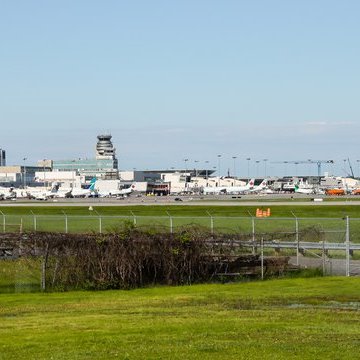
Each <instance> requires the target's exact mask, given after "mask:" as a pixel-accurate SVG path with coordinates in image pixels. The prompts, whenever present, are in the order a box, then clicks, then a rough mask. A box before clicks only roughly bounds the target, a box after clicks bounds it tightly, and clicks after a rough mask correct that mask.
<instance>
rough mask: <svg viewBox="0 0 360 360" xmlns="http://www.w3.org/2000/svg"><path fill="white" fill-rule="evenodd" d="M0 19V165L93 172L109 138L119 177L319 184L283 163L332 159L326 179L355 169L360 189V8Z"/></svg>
mask: <svg viewBox="0 0 360 360" xmlns="http://www.w3.org/2000/svg"><path fill="white" fill-rule="evenodd" d="M0 9H1V10H0V44H1V46H0V126H1V127H0V148H2V149H5V150H6V151H7V163H8V164H22V163H23V162H26V164H28V165H30V164H35V163H36V162H37V161H38V160H40V159H55V160H56V159H57V160H60V159H74V158H79V157H85V158H93V157H94V156H95V145H96V136H97V135H98V134H101V133H111V134H112V136H113V143H114V145H115V147H116V149H117V154H118V158H119V166H120V168H121V169H128V170H132V169H138V170H143V169H154V168H155V169H170V168H172V167H173V168H184V167H187V168H205V167H208V168H210V169H214V170H215V169H216V170H217V171H219V167H220V174H221V175H225V174H227V173H228V172H229V173H230V175H232V174H234V172H235V174H236V175H237V176H247V175H248V174H250V175H253V176H262V175H265V173H266V174H267V175H284V174H286V173H292V174H295V173H298V174H299V175H300V174H304V173H309V174H313V175H316V174H317V167H316V165H311V166H310V165H308V164H306V165H300V164H299V165H295V164H292V163H291V161H301V160H307V159H313V160H319V159H323V160H329V159H331V160H334V161H335V164H334V165H323V167H322V171H330V172H333V173H336V174H337V175H345V174H346V173H348V172H350V170H349V166H348V163H347V162H344V159H347V158H349V159H350V161H351V163H352V166H353V170H354V173H355V175H356V176H359V175H360V162H359V161H356V160H359V159H360V152H359V146H358V142H359V140H358V139H359V135H360V108H359V99H358V96H359V93H360V89H359V87H360V81H359V80H360V65H359V64H360V46H359V38H360V22H359V21H358V14H359V13H360V2H359V1H358V0H344V1H338V0H336V1H335V0H315V1H314V0H302V1H300V0H293V1H289V0H271V1H270V0H254V1H249V0H246V1H245V0H151V1H149V0H132V1H127V0H106V1H95V0H86V1H85V0H77V1H73V0H61V1H60V0H57V1H56V0H54V1H47V0H44V1H40V0H32V1H28V0H14V1H7V0H0ZM218 155H221V156H218ZM234 157H236V158H235V159H234ZM24 158H26V161H23V159H24ZM248 158H250V160H246V159H248ZM185 159H188V160H187V161H184V160H185ZM264 159H267V160H266V161H264ZM284 161H289V163H288V164H284V163H283V162H284ZM219 165H220V166H219Z"/></svg>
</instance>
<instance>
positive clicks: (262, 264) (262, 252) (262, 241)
mask: <svg viewBox="0 0 360 360" xmlns="http://www.w3.org/2000/svg"><path fill="white" fill-rule="evenodd" d="M260 245H261V257H260V260H261V280H264V237H263V236H262V237H261V244H260Z"/></svg>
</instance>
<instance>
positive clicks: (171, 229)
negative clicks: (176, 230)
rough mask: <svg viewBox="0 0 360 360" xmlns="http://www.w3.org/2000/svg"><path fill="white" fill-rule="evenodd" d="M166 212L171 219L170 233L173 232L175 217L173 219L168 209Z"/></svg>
mask: <svg viewBox="0 0 360 360" xmlns="http://www.w3.org/2000/svg"><path fill="white" fill-rule="evenodd" d="M166 213H167V215H168V216H169V219H170V234H172V233H173V219H172V217H171V215H170V214H169V212H168V211H167V212H166Z"/></svg>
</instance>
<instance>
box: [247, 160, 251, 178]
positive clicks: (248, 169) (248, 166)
mask: <svg viewBox="0 0 360 360" xmlns="http://www.w3.org/2000/svg"><path fill="white" fill-rule="evenodd" d="M250 160H251V158H249V157H248V158H246V161H247V171H248V182H249V181H250Z"/></svg>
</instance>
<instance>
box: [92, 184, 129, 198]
mask: <svg viewBox="0 0 360 360" xmlns="http://www.w3.org/2000/svg"><path fill="white" fill-rule="evenodd" d="M133 191H135V184H132V185H131V186H130V187H129V188H126V189H121V190H119V189H114V190H95V193H96V194H97V195H98V196H100V197H114V196H115V197H126V196H129V195H130V194H131V193H132V192H133Z"/></svg>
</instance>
